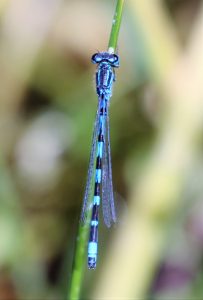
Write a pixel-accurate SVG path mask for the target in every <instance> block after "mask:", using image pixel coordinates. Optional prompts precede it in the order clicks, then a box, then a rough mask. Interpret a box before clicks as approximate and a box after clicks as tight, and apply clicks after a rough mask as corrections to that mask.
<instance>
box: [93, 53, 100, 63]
mask: <svg viewBox="0 0 203 300" xmlns="http://www.w3.org/2000/svg"><path fill="white" fill-rule="evenodd" d="M101 61H102V57H101V55H100V53H95V54H93V55H92V62H93V64H98V63H100V62H101Z"/></svg>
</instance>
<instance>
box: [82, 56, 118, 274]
mask: <svg viewBox="0 0 203 300" xmlns="http://www.w3.org/2000/svg"><path fill="white" fill-rule="evenodd" d="M92 63H93V64H97V71H96V91H97V95H98V107H97V113H96V118H95V123H94V131H93V138H92V147H91V153H90V161H89V168H88V175H87V183H86V188H85V194H84V199H83V207H82V213H81V220H82V222H85V221H86V216H87V213H88V211H89V210H90V209H91V211H92V216H91V222H90V234H89V242H88V268H89V269H95V268H96V264H97V252H98V225H99V207H100V202H102V209H103V218H104V222H105V224H106V226H107V227H110V226H111V224H112V223H115V222H116V212H115V205H114V195H113V184H112V168H111V150H110V132H109V103H110V98H111V96H112V85H113V82H114V81H115V72H114V68H118V67H119V56H118V55H116V54H112V53H109V52H99V53H95V54H94V55H93V56H92ZM100 200H102V201H100Z"/></svg>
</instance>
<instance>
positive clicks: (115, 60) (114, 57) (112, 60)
mask: <svg viewBox="0 0 203 300" xmlns="http://www.w3.org/2000/svg"><path fill="white" fill-rule="evenodd" d="M108 61H109V62H110V63H111V64H112V65H113V66H114V67H118V66H119V58H118V55H116V54H111V55H110V57H109V59H108Z"/></svg>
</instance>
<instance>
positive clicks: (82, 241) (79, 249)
mask: <svg viewBox="0 0 203 300" xmlns="http://www.w3.org/2000/svg"><path fill="white" fill-rule="evenodd" d="M123 3H124V0H117V5H116V9H115V13H114V17H113V23H112V28H111V34H110V38H109V44H108V51H109V52H111V53H114V52H115V49H116V47H117V41H118V34H119V29H120V24H121V17H122V11H123ZM90 218H91V210H90V211H89V212H88V216H87V222H86V224H85V225H83V224H80V225H79V229H78V236H77V243H76V250H75V257H74V263H73V271H72V278H71V283H70V290H69V293H68V297H67V299H68V300H73V299H74V300H77V299H79V297H80V290H81V285H82V279H83V271H84V265H85V262H86V245H87V242H88V237H89V222H88V220H89V221H90Z"/></svg>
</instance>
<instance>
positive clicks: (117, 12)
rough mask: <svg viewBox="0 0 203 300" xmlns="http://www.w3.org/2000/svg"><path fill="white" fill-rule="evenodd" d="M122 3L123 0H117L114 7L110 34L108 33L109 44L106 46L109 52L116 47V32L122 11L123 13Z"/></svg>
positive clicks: (117, 32) (118, 28)
mask: <svg viewBox="0 0 203 300" xmlns="http://www.w3.org/2000/svg"><path fill="white" fill-rule="evenodd" d="M123 4H124V0H118V1H117V4H116V9H115V13H114V17H113V22H112V27H111V34H110V38H109V44H108V48H109V49H110V50H111V52H115V50H116V47H117V41H118V34H119V30H120V25H121V19H122V13H123Z"/></svg>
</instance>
